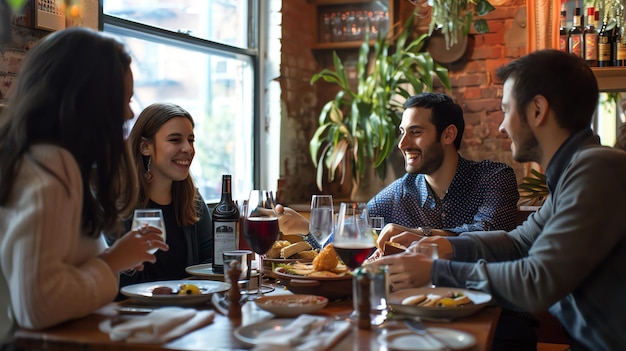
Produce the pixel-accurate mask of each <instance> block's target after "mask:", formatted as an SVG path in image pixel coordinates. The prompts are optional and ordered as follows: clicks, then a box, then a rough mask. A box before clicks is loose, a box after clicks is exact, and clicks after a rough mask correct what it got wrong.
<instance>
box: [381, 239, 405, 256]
mask: <svg viewBox="0 0 626 351" xmlns="http://www.w3.org/2000/svg"><path fill="white" fill-rule="evenodd" d="M405 250H406V246H404V245H402V244H400V243H394V242H392V241H387V242H386V243H384V244H383V256H389V255H395V254H398V253H401V252H404V251H405Z"/></svg>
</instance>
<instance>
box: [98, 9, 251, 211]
mask: <svg viewBox="0 0 626 351" xmlns="http://www.w3.org/2000/svg"><path fill="white" fill-rule="evenodd" d="M254 3H256V1H250V0H202V1H197V0H104V1H103V15H102V21H101V23H103V28H102V29H103V30H104V31H105V32H108V33H110V34H113V35H115V36H117V37H119V38H120V39H121V40H122V41H124V42H125V43H126V44H127V46H128V48H129V49H130V51H131V55H132V56H133V64H132V70H133V74H134V78H135V95H134V97H133V99H134V106H133V109H134V111H135V113H136V115H138V114H139V112H141V110H143V109H144V108H145V107H146V106H148V105H149V104H151V103H153V102H172V103H175V104H178V105H180V106H182V107H183V108H185V109H186V110H188V111H189V112H190V113H191V114H192V116H193V117H194V120H195V122H196V127H195V130H194V132H195V135H196V144H195V146H196V156H195V159H194V161H193V164H192V169H191V174H192V177H193V178H194V181H195V183H196V185H197V186H198V188H199V189H200V192H201V194H202V196H203V197H204V198H205V200H207V201H209V202H214V201H216V200H218V199H219V197H220V194H221V175H222V174H232V176H233V197H234V198H235V199H243V198H247V192H248V191H249V190H250V189H251V188H252V185H253V184H254V174H255V171H254V169H253V168H254V164H255V162H254V161H255V159H254V151H253V150H254V149H255V148H254V140H255V136H254V135H255V133H254V128H253V126H254V115H255V113H254V111H255V109H258V103H257V102H256V101H257V99H258V96H257V95H258V94H257V89H256V88H255V87H257V86H258V84H257V79H258V78H257V77H258V74H257V69H258V50H257V49H256V38H257V37H258V35H257V29H256V28H257V26H256V25H255V23H256V21H255V19H256V18H258V14H257V9H256V8H254V6H252V5H251V4H254ZM135 117H136V116H135ZM133 122H134V121H131V122H130V123H131V126H132V123H133ZM129 127H130V126H129Z"/></svg>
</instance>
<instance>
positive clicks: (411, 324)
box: [404, 319, 450, 351]
mask: <svg viewBox="0 0 626 351" xmlns="http://www.w3.org/2000/svg"><path fill="white" fill-rule="evenodd" d="M404 324H406V326H407V327H408V328H409V329H410V330H411V331H412V332H414V333H416V334H418V335H421V336H422V337H423V338H424V340H426V342H427V343H429V344H430V345H431V346H433V347H435V348H436V349H437V350H439V351H450V348H449V347H448V345H446V344H445V343H443V342H441V341H439V339H437V338H436V337H434V336H433V335H432V334H430V333H429V332H428V330H427V329H426V326H425V325H424V323H422V321H421V320H419V319H405V320H404Z"/></svg>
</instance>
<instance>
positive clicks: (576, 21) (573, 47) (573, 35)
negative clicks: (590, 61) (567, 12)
mask: <svg viewBox="0 0 626 351" xmlns="http://www.w3.org/2000/svg"><path fill="white" fill-rule="evenodd" d="M582 46H583V28H582V25H581V23H580V7H577V8H576V9H575V10H574V16H573V17H572V28H570V30H569V45H568V51H569V52H570V53H572V54H574V55H576V56H578V57H581V58H584V56H583V50H582Z"/></svg>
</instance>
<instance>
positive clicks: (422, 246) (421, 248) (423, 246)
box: [417, 243, 439, 288]
mask: <svg viewBox="0 0 626 351" xmlns="http://www.w3.org/2000/svg"><path fill="white" fill-rule="evenodd" d="M417 253H419V254H422V255H424V256H426V257H429V258H430V259H432V260H436V259H438V258H439V246H438V245H437V244H435V243H418V244H417ZM426 287H433V288H434V287H435V286H434V285H433V283H432V282H430V283H428V284H427V285H426Z"/></svg>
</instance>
